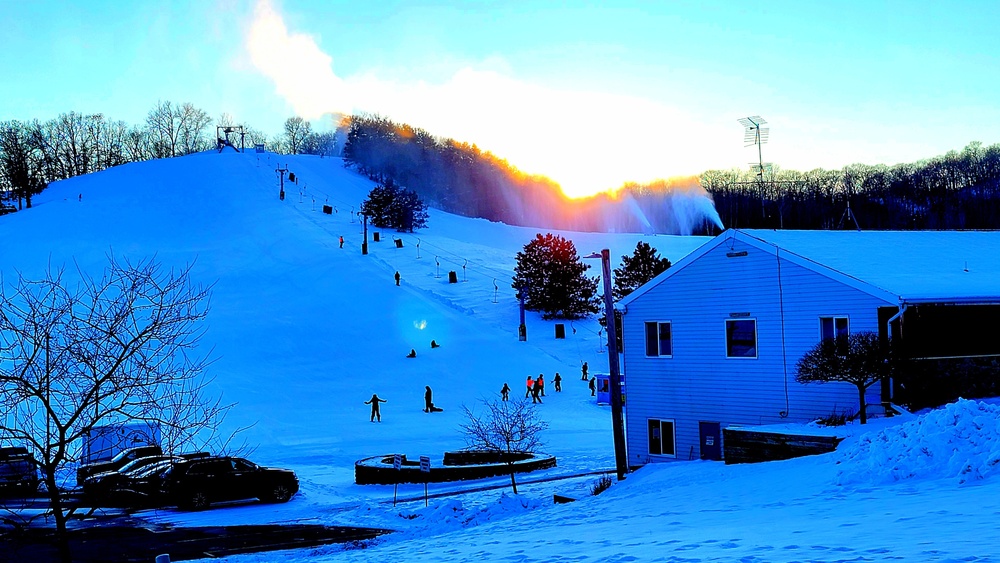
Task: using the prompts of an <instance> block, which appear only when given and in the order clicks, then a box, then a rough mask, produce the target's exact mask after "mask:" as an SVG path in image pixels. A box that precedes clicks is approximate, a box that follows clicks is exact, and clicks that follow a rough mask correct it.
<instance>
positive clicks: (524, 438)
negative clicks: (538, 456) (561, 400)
mask: <svg viewBox="0 0 1000 563" xmlns="http://www.w3.org/2000/svg"><path fill="white" fill-rule="evenodd" d="M483 405H484V406H485V407H486V412H485V413H483V414H482V415H477V414H476V413H475V412H474V411H473V410H472V409H470V408H469V407H466V406H464V405H463V406H462V410H463V412H464V413H465V417H466V419H467V421H466V422H465V424H463V425H462V431H463V432H464V433H465V442H466V445H467V446H468V447H469V449H472V450H479V451H487V452H494V453H496V454H499V455H500V458H501V459H503V460H504V461H506V462H507V465H508V467H509V468H510V485H511V487H512V488H513V489H514V494H515V495H516V494H517V481H516V480H515V479H514V462H515V461H517V460H518V457H517V455H516V454H530V453H534V452H535V451H537V450H538V448H540V447H542V441H541V437H540V434H541V433H542V431H543V430H545V429H546V428H548V427H549V425H548V423H547V422H545V421H544V420H542V419H541V418H539V416H538V411H537V410H535V408H534V407H532V406H531V403H529V402H528V401H526V400H524V399H519V400H514V401H497V400H493V399H489V400H484V401H483Z"/></svg>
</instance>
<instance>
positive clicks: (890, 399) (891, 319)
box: [885, 301, 907, 402]
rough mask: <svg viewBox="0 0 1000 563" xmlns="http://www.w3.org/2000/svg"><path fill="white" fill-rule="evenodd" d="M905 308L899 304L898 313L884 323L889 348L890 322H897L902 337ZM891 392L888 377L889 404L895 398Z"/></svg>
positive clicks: (890, 380)
mask: <svg viewBox="0 0 1000 563" xmlns="http://www.w3.org/2000/svg"><path fill="white" fill-rule="evenodd" d="M906 308H907V304H906V302H905V301H903V302H901V303H900V304H899V312H898V313H896V314H895V315H893V316H891V317H889V320H888V321H886V323H885V334H886V336H888V337H889V345H890V346H892V339H893V334H892V322H893V321H895V320H897V319H898V320H899V327H900V329H899V331H900V336H902V332H903V313H905V312H906ZM892 391H893V384H892V377H890V378H889V402H892V400H893V399H894V398H895V397H893V396H892Z"/></svg>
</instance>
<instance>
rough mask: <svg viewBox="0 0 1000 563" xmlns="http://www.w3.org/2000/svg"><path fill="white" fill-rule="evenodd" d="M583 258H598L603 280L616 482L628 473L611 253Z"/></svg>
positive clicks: (604, 251) (606, 250) (595, 254)
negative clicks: (612, 292) (612, 293)
mask: <svg viewBox="0 0 1000 563" xmlns="http://www.w3.org/2000/svg"><path fill="white" fill-rule="evenodd" d="M584 258H600V259H601V266H602V276H601V277H603V278H604V318H605V319H607V323H608V327H607V328H608V330H607V332H608V371H609V372H610V373H609V377H608V379H609V380H610V383H611V430H612V432H613V434H614V441H615V468H616V469H617V470H618V480H619V481H621V480H622V479H624V478H625V474H626V473H628V458H627V456H626V453H625V424H624V421H623V420H622V384H621V381H622V378H621V372H620V370H619V367H618V327H617V326H616V324H617V323H615V302H614V299H613V298H612V296H611V251H610V250H608V249H607V248H605V249H604V250H602V251H601V253H600V254H597V253H594V254H591V255H589V256H584Z"/></svg>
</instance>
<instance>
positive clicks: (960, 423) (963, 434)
mask: <svg viewBox="0 0 1000 563" xmlns="http://www.w3.org/2000/svg"><path fill="white" fill-rule="evenodd" d="M998 464H1000V406H997V405H991V404H988V403H984V402H979V401H969V400H965V399H959V400H958V401H957V402H954V403H951V404H948V405H945V406H944V407H941V408H940V409H936V410H933V411H931V412H929V413H927V414H925V415H922V416H919V417H917V418H915V419H913V420H911V421H908V422H905V423H903V424H899V425H896V426H891V427H889V428H885V429H884V430H881V431H878V432H872V433H868V434H863V435H862V436H861V437H860V438H859V439H858V442H857V443H856V444H854V445H853V446H852V447H850V448H848V449H847V450H846V451H844V453H843V454H842V459H841V461H840V469H839V471H838V473H837V478H836V480H837V483H838V484H841V485H843V484H851V483H891V482H893V481H901V480H904V479H913V478H932V479H933V478H941V477H945V478H954V479H956V480H957V481H958V483H960V484H962V483H968V482H973V481H979V480H982V479H986V478H988V477H992V476H993V475H994V474H995V473H997V465H998Z"/></svg>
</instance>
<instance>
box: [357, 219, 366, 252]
mask: <svg viewBox="0 0 1000 563" xmlns="http://www.w3.org/2000/svg"><path fill="white" fill-rule="evenodd" d="M358 215H360V216H361V217H363V218H364V223H365V240H364V241H362V242H361V254H368V214H367V213H360V212H359V213H358Z"/></svg>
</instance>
